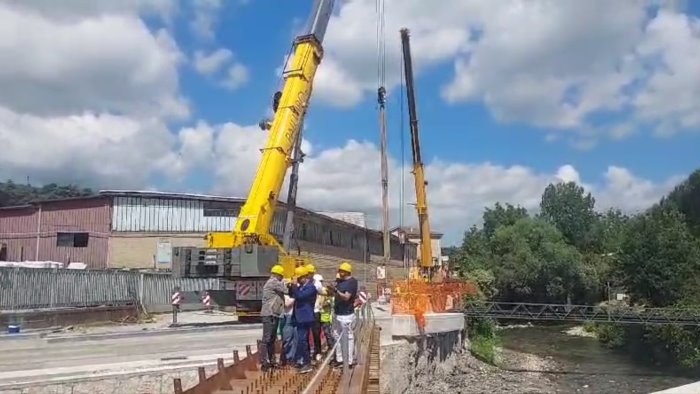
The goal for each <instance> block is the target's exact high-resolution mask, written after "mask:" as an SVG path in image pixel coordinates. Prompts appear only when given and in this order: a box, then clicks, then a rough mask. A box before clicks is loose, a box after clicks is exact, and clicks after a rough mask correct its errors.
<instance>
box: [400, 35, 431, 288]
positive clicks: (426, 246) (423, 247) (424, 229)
mask: <svg viewBox="0 0 700 394" xmlns="http://www.w3.org/2000/svg"><path fill="white" fill-rule="evenodd" d="M401 47H402V50H403V65H404V67H403V68H404V73H405V77H406V97H407V99H408V116H409V127H410V129H411V151H412V153H413V171H412V172H413V176H414V178H415V183H416V211H417V213H418V230H419V232H420V251H419V253H420V255H419V259H420V261H419V263H420V267H419V269H418V270H414V271H413V272H412V273H411V277H412V278H414V279H418V278H424V279H431V278H432V274H433V270H434V268H435V264H434V263H433V250H432V241H431V236H430V220H429V219H428V194H427V192H426V186H427V185H428V182H427V181H426V180H425V167H424V166H423V160H422V159H421V152H420V139H419V136H418V112H417V109H416V96H415V86H414V84H413V61H412V59H411V43H410V37H409V31H408V29H406V28H404V29H401Z"/></svg>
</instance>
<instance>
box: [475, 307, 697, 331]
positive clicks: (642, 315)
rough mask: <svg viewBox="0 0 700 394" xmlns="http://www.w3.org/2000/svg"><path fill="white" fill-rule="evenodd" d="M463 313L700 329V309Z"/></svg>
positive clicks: (537, 309)
mask: <svg viewBox="0 0 700 394" xmlns="http://www.w3.org/2000/svg"><path fill="white" fill-rule="evenodd" d="M464 313H465V315H467V316H472V317H490V318H494V319H513V320H550V321H577V322H584V321H592V322H607V323H621V324H677V325H684V326H700V308H635V307H616V306H591V305H566V304H536V303H522V302H521V303H515V302H471V303H467V305H466V307H465V309H464Z"/></svg>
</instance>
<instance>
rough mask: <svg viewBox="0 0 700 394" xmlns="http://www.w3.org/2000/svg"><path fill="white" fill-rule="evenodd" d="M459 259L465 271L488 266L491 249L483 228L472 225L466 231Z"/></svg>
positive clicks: (458, 253) (458, 254)
mask: <svg viewBox="0 0 700 394" xmlns="http://www.w3.org/2000/svg"><path fill="white" fill-rule="evenodd" d="M457 259H458V261H459V266H460V267H461V270H462V271H465V272H467V271H470V270H473V269H477V268H488V266H489V265H490V262H491V250H490V248H489V240H488V238H487V237H486V235H485V234H484V231H483V230H480V229H478V228H477V227H476V226H472V227H470V228H469V230H467V231H466V232H465V233H464V238H463V240H462V247H461V248H460V249H459V252H457Z"/></svg>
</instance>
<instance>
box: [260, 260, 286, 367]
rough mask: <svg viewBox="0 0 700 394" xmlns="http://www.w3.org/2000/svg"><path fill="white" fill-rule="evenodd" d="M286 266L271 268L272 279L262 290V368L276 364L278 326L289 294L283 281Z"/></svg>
mask: <svg viewBox="0 0 700 394" xmlns="http://www.w3.org/2000/svg"><path fill="white" fill-rule="evenodd" d="M283 276H284V268H283V267H282V266H281V265H275V266H273V267H272V268H271V269H270V279H268V280H267V282H265V285H264V286H263V291H262V309H261V310H260V316H261V317H262V323H263V332H262V341H261V344H260V360H261V362H260V363H261V364H262V368H263V369H264V370H269V369H270V368H273V367H275V366H276V363H275V341H276V340H277V327H278V325H279V321H280V317H282V314H283V313H284V295H285V294H287V286H286V285H285V284H284V282H283V281H282V278H283Z"/></svg>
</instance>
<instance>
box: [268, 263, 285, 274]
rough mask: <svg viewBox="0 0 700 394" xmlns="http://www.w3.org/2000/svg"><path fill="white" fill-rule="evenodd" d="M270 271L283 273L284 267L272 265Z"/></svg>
mask: <svg viewBox="0 0 700 394" xmlns="http://www.w3.org/2000/svg"><path fill="white" fill-rule="evenodd" d="M270 273H272V274H277V275H284V267H282V266H281V265H279V264H276V265H273V266H272V269H271V270H270Z"/></svg>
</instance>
